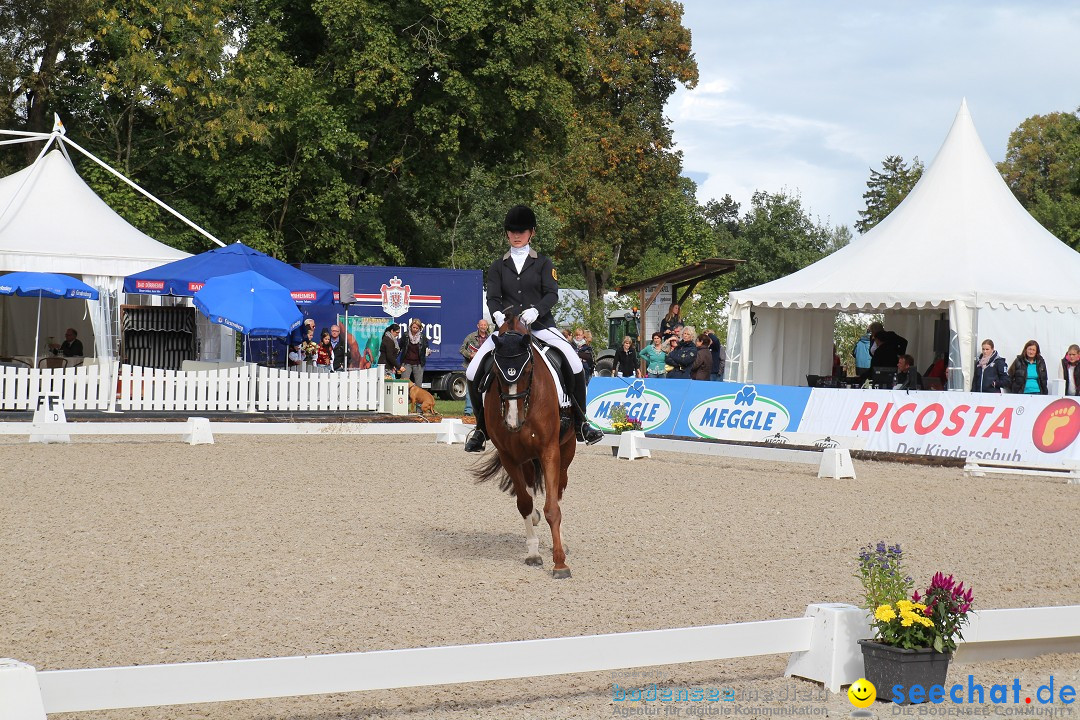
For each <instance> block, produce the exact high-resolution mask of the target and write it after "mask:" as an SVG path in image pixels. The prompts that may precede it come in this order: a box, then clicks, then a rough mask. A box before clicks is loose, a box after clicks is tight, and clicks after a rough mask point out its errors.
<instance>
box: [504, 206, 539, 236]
mask: <svg viewBox="0 0 1080 720" xmlns="http://www.w3.org/2000/svg"><path fill="white" fill-rule="evenodd" d="M535 228H536V214H535V213H534V212H533V211H532V210H530V209H529V208H527V207H526V206H524V205H515V206H514V207H512V208H510V210H509V211H508V212H507V213H506V220H505V221H503V229H504V230H506V231H507V232H525V231H526V230H533V229H535Z"/></svg>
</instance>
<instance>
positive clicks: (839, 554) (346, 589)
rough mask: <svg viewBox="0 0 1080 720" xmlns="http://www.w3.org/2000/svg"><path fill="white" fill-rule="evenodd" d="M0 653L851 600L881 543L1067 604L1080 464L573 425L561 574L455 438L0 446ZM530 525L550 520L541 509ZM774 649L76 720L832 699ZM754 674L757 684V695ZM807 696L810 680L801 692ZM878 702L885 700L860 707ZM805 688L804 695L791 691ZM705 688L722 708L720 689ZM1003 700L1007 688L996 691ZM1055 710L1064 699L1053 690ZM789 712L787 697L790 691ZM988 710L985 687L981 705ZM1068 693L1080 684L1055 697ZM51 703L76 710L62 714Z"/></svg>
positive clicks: (418, 631)
mask: <svg viewBox="0 0 1080 720" xmlns="http://www.w3.org/2000/svg"><path fill="white" fill-rule="evenodd" d="M0 457H2V458H3V462H2V463H0V473H2V477H0V496H2V498H3V502H2V505H0V528H3V532H2V535H0V657H3V656H7V657H13V658H18V659H20V660H23V661H26V662H29V663H31V664H33V665H35V666H37V667H38V668H39V669H58V668H78V667H101V666H110V665H130V664H149V663H165V662H184V661H198V660H215V659H233V658H254V657H277V656H285V655H299V654H316V653H334V652H349V651H365V650H376V649H391V648H406V647H420V646H435V645H447V644H460V643H471V642H489V641H501V640H518V639H531V638H542V637H557V636H566V635H584V634H595V633H605V632H619V631H626V630H642V629H657V628H668V627H680V626H690V625H707V624H714V623H726V622H738V621H748V620H765V619H774V618H785V617H799V616H801V615H802V614H803V612H804V610H805V608H806V605H807V604H809V603H812V602H857V601H858V599H859V585H858V581H857V580H856V579H855V578H854V577H853V572H854V566H855V558H856V555H857V552H858V549H859V548H860V547H861V546H863V545H865V544H866V543H868V542H871V541H876V540H878V539H884V540H887V541H889V542H900V543H901V544H902V545H903V547H904V549H905V551H906V553H907V556H908V565H909V570H911V571H912V574H913V575H914V576H915V577H916V579H917V580H920V581H922V579H923V578H925V579H927V580H928V579H929V576H930V574H932V573H933V572H934V571H935V570H938V569H942V570H945V571H948V572H953V573H955V574H956V575H957V576H958V577H959V578H961V579H963V580H964V581H966V582H968V583H969V584H971V585H973V586H974V588H975V597H976V603H977V607H981V608H1011V607H1031V606H1042V605H1065V604H1080V561H1078V559H1077V553H1076V543H1077V517H1078V510H1080V486H1075V485H1073V486H1069V485H1065V484H1062V483H1061V482H1060V481H1059V480H1058V481H1055V480H1050V479H1041V478H1033V477H1016V476H1002V477H987V478H978V479H966V478H965V477H964V476H963V474H962V472H961V471H960V470H956V469H944V468H935V467H916V466H907V465H893V464H886V463H877V462H857V463H856V470H857V472H858V475H859V477H858V480H854V481H853V480H820V479H818V478H817V477H816V472H815V470H814V469H813V468H811V467H809V466H803V465H786V464H779V463H765V462H744V461H735V460H714V459H707V458H704V457H702V456H691V455H678V454H672V453H662V454H661V453H658V454H657V455H656V456H654V457H653V458H652V459H650V460H645V461H637V462H634V463H628V462H625V461H618V462H617V461H615V460H614V459H613V458H612V457H611V455H610V451H609V450H608V449H607V448H582V449H581V450H580V451H579V454H578V458H577V460H576V461H575V463H574V465H573V466H572V467H571V476H570V484H569V488H568V490H567V494H566V497H565V498H564V503H563V508H564V527H565V528H566V539H567V542H568V544H569V545H570V547H571V551H572V552H571V555H570V557H569V563H570V566H571V568H572V569H573V578H572V579H570V580H565V581H556V580H553V579H552V578H551V576H550V568H551V557H550V536H548V537H546V538H544V536H543V535H541V537H542V538H544V539H543V541H542V545H541V551H542V553H544V555H545V569H544V570H537V569H535V568H530V567H527V566H525V565H524V563H523V562H522V560H523V558H524V550H525V547H524V546H525V543H524V537H523V530H522V523H521V520H520V517H519V516H518V515H517V513H516V510H515V508H514V503H513V501H512V499H511V498H510V497H509V496H507V495H504V494H502V493H500V492H499V491H498V490H497V488H496V487H495V486H494V485H492V484H485V485H476V484H474V482H473V481H472V478H471V476H470V472H469V468H470V465H471V464H472V462H473V458H472V457H471V456H467V455H465V453H463V452H462V451H461V447H460V446H454V447H446V446H439V445H436V444H434V443H433V442H432V441H431V440H430V439H428V438H423V439H421V438H419V437H411V438H409V437H406V438H403V439H393V438H385V437H377V438H376V437H372V438H365V437H357V438H341V437H326V438H322V437H300V438H267V437H263V438H258V437H256V438H242V437H236V436H228V437H218V438H217V444H215V445H213V446H195V447H192V446H188V445H185V444H182V443H179V442H176V441H175V440H173V439H164V438H160V439H159V438H155V439H148V440H130V439H120V438H112V439H102V438H98V439H95V440H88V439H85V438H78V437H77V438H75V442H74V443H72V444H70V445H49V446H43V445H29V444H27V443H26V442H25V440H21V441H20V440H19V439H16V438H4V439H3V440H2V442H0ZM541 529H542V530H546V525H545V524H542V525H541ZM786 662H787V657H786V656H767V657H761V658H753V659H745V660H738V661H725V662H708V663H695V664H687V665H676V666H666V667H659V668H653V669H650V670H647V671H641V670H639V671H637V672H638V673H647V674H643V675H638V676H633V675H628V674H626V673H628V672H629V671H620V672H598V673H588V674H580V675H566V676H557V677H547V678H539V679H532V680H521V681H501V682H487V683H474V684H468V685H460V686H446V687H429V688H412V689H404V690H392V691H390V690H388V691H374V692H366V693H352V694H346V695H330V696H316V697H305V698H286V699H275V700H264V701H249V702H237V703H221V704H213V705H191V706H180V707H166V708H153V709H145V710H124V711H113V712H102V713H87V714H85V715H81V716H80V717H93V718H144V717H145V718H230V719H231V718H238V719H248V718H304V719H315V718H319V719H322V718H327V719H329V718H361V717H377V718H428V717H440V718H510V717H513V718H519V717H527V718H599V717H611V716H613V715H621V714H623V712H624V711H629V712H639V711H645V710H650V711H651V710H655V711H656V712H658V713H659V714H661V715H665V714H666V715H667V716H669V717H670V716H692V715H696V714H702V713H710V712H713V711H715V710H717V706H716V704H713V705H711V706H707V704H703V703H693V702H684V703H666V704H663V705H662V706H661V704H659V703H651V704H650V703H637V704H628V703H625V702H615V701H613V698H612V686H613V683H619V684H620V685H622V686H625V685H631V686H635V685H636V686H642V685H644V684H645V683H650V682H656V683H658V684H659V685H661V686H675V687H687V686H700V687H705V688H709V687H718V688H727V687H731V688H733V689H734V690H735V692H736V693H737V694H738V695H739V697H740V698H741V700H740V702H739V703H737V704H739V705H740V706H742V707H745V708H759V707H767V708H774V709H775V708H782V707H785V706H789V705H791V703H790V702H781V701H780V700H778V698H781V697H782V696H783V695H782V694H785V693H788V694H789V693H790V691H791V690H793V689H794V690H796V691H797V692H798V693H800V698H802V699H800V701H799V703H800V705H802V706H807V707H810V708H811V710H810V712H812V713H814V714H818V715H823V714H829V715H833V716H839V715H844V716H846V715H847V714H848V713H849V712H850V711H851V709H852V708H851V706H850V704H849V703H848V702H847V698H846V695H831V694H828V693H825V691H824V690H822V689H820V688H819V687H817V686H815V685H814V684H811V683H807V682H804V681H797V682H796V681H792V680H787V679H784V677H783V672H784V667H785V665H786ZM969 672H971V673H974V674H975V676H976V679H977V680H978V681H979V682H980V683H984V684H986V685H990V684H992V683H994V682H1007V681H1010V682H1011V679H1012V678H1013V677H1019V678H1020V679H1021V680H1022V681H1023V682H1024V684H1025V687H1030V688H1034V687H1035V686H1037V685H1039V684H1042V683H1044V682H1046V681H1047V680H1048V678H1049V676H1051V675H1053V676H1054V677H1055V682H1056V683H1058V684H1059V685H1060V684H1063V683H1070V684H1072V685H1073V686H1074V687H1080V655H1069V654H1064V655H1060V654H1059V655H1050V656H1044V657H1042V658H1037V659H1032V660H1012V661H1000V662H996V663H987V664H979V665H956V664H954V666H953V667H952V668H951V669H950V681H953V680H955V681H957V682H961V681H966V678H967V674H968V673H969ZM769 692H772V693H773V695H772V696H771V698H767V697H766V696H767V693H769ZM806 693H812V697H810V699H806V695H805V694H806ZM877 707H878V715H879V716H881V717H884V716H887V715H892V714H894V713H893V711H892V708H893V706H886V705H878V706H877ZM815 708H816V709H815ZM722 709H723V708H720V710H722ZM1015 709H1016V710H1023V709H1024V708H1015ZM1063 709H1065V710H1068V709H1070V708H1063ZM804 712H805V711H804ZM991 712H994V711H991ZM1072 712H1073V713H1076V714H1077V715H1080V707H1078V708H1077V709H1075V710H1072ZM61 717H75V716H74V715H68V716H61Z"/></svg>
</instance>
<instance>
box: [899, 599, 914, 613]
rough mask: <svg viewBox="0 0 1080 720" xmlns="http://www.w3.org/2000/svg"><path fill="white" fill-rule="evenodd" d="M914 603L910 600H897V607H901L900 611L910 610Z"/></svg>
mask: <svg viewBox="0 0 1080 720" xmlns="http://www.w3.org/2000/svg"><path fill="white" fill-rule="evenodd" d="M912 606H913V603H912V602H911V601H910V600H897V601H896V607H898V608H899V609H900V612H910V611H911V608H912Z"/></svg>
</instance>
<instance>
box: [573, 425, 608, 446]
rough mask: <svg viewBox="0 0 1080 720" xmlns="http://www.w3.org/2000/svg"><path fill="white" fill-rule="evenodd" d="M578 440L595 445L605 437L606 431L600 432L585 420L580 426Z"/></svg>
mask: <svg viewBox="0 0 1080 720" xmlns="http://www.w3.org/2000/svg"><path fill="white" fill-rule="evenodd" d="M577 435H578V440H580V441H581V442H583V443H585V444H586V445H595V444H596V443H598V442H600V441H601V440H603V439H604V433H602V432H600V431H599V430H597V429H596V428H594V427H593V426H592V425H590V424H589V423H588V422H583V423H581V425H580V426H579V427H578V433H577Z"/></svg>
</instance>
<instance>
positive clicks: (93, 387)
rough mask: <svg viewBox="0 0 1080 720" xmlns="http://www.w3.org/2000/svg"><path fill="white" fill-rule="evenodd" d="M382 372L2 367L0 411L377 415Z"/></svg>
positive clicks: (380, 398)
mask: <svg viewBox="0 0 1080 720" xmlns="http://www.w3.org/2000/svg"><path fill="white" fill-rule="evenodd" d="M381 391H382V379H381V375H380V373H379V371H378V368H371V369H368V370H350V371H349V372H344V373H327V374H323V373H302V372H295V371H285V370H278V369H275V368H265V367H259V366H256V365H244V366H241V367H232V368H221V369H211V370H197V371H182V370H161V369H157V368H144V367H138V366H132V365H119V364H116V363H114V364H111V365H88V366H80V367H72V368H62V369H60V368H57V369H41V370H39V369H35V368H15V367H0V410H33V409H35V407H36V404H37V399H38V397H39V396H53V397H58V398H60V399H61V400H62V401H63V405H64V409H65V410H109V409H116V410H119V411H121V412H123V411H148V410H149V411H163V412H206V411H228V412H260V411H266V410H270V411H331V412H337V411H378V410H379V409H380V408H381V403H382V392H381Z"/></svg>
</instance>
